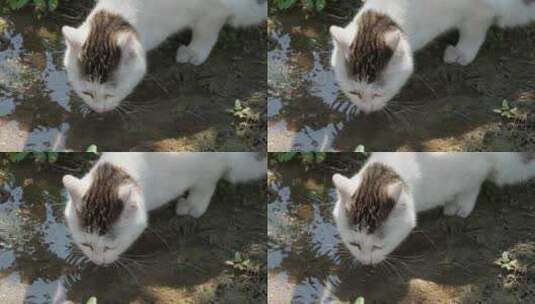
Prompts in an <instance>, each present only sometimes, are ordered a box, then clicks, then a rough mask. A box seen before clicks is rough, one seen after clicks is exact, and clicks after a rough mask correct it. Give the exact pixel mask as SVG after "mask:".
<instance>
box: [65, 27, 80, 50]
mask: <svg viewBox="0 0 535 304" xmlns="http://www.w3.org/2000/svg"><path fill="white" fill-rule="evenodd" d="M61 32H62V33H63V37H64V38H65V41H66V42H67V44H68V45H69V46H70V47H72V48H75V49H80V48H81V47H82V42H83V37H82V33H81V31H80V30H79V29H76V28H74V27H71V26H64V27H62V28H61Z"/></svg>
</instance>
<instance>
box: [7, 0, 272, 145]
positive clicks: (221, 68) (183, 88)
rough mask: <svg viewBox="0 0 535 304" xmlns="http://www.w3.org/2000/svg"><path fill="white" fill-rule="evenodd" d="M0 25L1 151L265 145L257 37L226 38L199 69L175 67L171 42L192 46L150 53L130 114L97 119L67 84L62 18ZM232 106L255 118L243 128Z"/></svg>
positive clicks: (252, 32)
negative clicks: (239, 101) (249, 110)
mask: <svg viewBox="0 0 535 304" xmlns="http://www.w3.org/2000/svg"><path fill="white" fill-rule="evenodd" d="M73 5H74V4H73ZM78 13H80V12H78ZM80 14H81V13H80ZM81 15H82V14H81ZM1 17H2V20H0V22H2V23H3V24H4V26H3V28H4V29H2V28H1V27H2V26H0V127H1V128H0V150H2V151H20V150H22V149H31V150H58V151H61V150H74V151H80V150H81V151H85V150H86V149H87V147H89V146H90V145H93V144H94V145H97V147H98V148H99V150H101V151H128V150H132V149H134V150H160V151H166V150H203V151H204V150H215V149H217V150H219V151H236V150H239V151H249V150H259V149H261V147H260V145H262V144H263V145H265V136H266V134H265V130H262V129H259V128H258V125H259V124H260V125H261V124H262V123H264V124H265V113H264V111H265V98H266V93H265V91H266V89H265V87H266V84H265V83H266V72H265V71H266V68H265V65H266V63H265V55H262V53H264V54H265V49H266V45H265V39H262V37H264V34H263V33H262V31H261V30H259V29H248V30H243V31H236V30H225V31H223V33H222V38H221V39H220V41H219V43H218V45H217V47H216V49H215V50H214V52H213V54H212V55H213V56H212V57H211V58H210V59H209V60H208V62H207V64H206V65H203V66H201V67H193V66H190V65H179V64H176V63H175V62H174V57H175V52H176V49H177V47H178V45H179V43H177V40H178V41H180V43H187V41H188V39H189V38H188V37H187V35H183V37H179V38H176V37H175V38H173V39H170V40H169V41H168V42H167V43H165V44H164V45H163V46H162V47H161V48H158V49H157V50H155V51H153V52H151V53H150V54H149V72H148V75H147V76H146V77H145V79H144V81H143V82H142V83H141V84H140V85H139V86H138V87H137V88H136V90H135V91H134V93H133V94H132V95H131V96H129V97H128V98H127V100H128V101H130V102H131V103H132V107H131V109H130V110H131V111H130V112H129V114H128V115H122V114H119V113H116V112H115V113H106V114H103V115H102V114H100V115H99V114H95V113H87V111H85V110H83V109H82V107H81V103H82V101H81V99H80V98H79V97H78V96H76V94H75V93H74V92H72V91H71V88H70V86H69V84H68V82H67V77H66V73H65V71H64V70H63V66H62V57H63V51H64V44H63V41H62V37H61V34H60V29H61V26H62V25H64V24H66V21H65V20H63V19H62V18H61V14H60V13H57V14H49V15H47V16H45V17H43V18H42V19H41V20H37V19H36V18H35V17H34V15H33V14H32V13H31V12H28V11H26V12H21V13H20V14H17V15H11V14H10V15H4V16H1ZM80 17H81V16H80ZM78 22H80V21H74V24H72V23H73V21H72V20H70V21H68V22H67V23H69V24H72V25H76V24H78ZM242 44H246V45H247V47H242ZM237 99H239V100H241V102H242V105H243V107H249V108H250V109H251V112H252V113H254V114H256V115H249V117H247V121H242V120H243V119H240V118H237V117H234V116H233V115H232V114H231V113H228V110H230V109H232V108H233V107H234V104H235V101H236V100H237ZM251 137H252V138H254V139H251Z"/></svg>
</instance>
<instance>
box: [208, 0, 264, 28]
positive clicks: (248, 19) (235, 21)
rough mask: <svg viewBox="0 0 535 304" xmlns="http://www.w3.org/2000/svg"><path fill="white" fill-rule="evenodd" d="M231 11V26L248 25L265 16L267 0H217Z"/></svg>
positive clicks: (258, 21)
mask: <svg viewBox="0 0 535 304" xmlns="http://www.w3.org/2000/svg"><path fill="white" fill-rule="evenodd" d="M217 1H218V2H220V3H222V4H223V5H224V6H225V7H228V8H229V10H230V11H231V12H232V16H231V18H230V20H229V23H230V24H231V25H232V26H235V27H239V26H249V25H254V24H257V23H260V22H262V21H263V20H264V19H266V18H267V0H217Z"/></svg>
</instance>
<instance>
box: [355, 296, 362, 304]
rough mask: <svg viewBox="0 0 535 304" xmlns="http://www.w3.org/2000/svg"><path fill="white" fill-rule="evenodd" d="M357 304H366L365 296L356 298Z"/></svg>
mask: <svg viewBox="0 0 535 304" xmlns="http://www.w3.org/2000/svg"><path fill="white" fill-rule="evenodd" d="M355 304H364V298H363V297H358V298H357V299H356V300H355Z"/></svg>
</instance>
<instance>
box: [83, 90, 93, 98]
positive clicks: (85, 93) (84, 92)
mask: <svg viewBox="0 0 535 304" xmlns="http://www.w3.org/2000/svg"><path fill="white" fill-rule="evenodd" d="M82 94H84V95H86V96H89V97H91V98H94V95H93V93H91V92H88V91H83V92H82Z"/></svg>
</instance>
